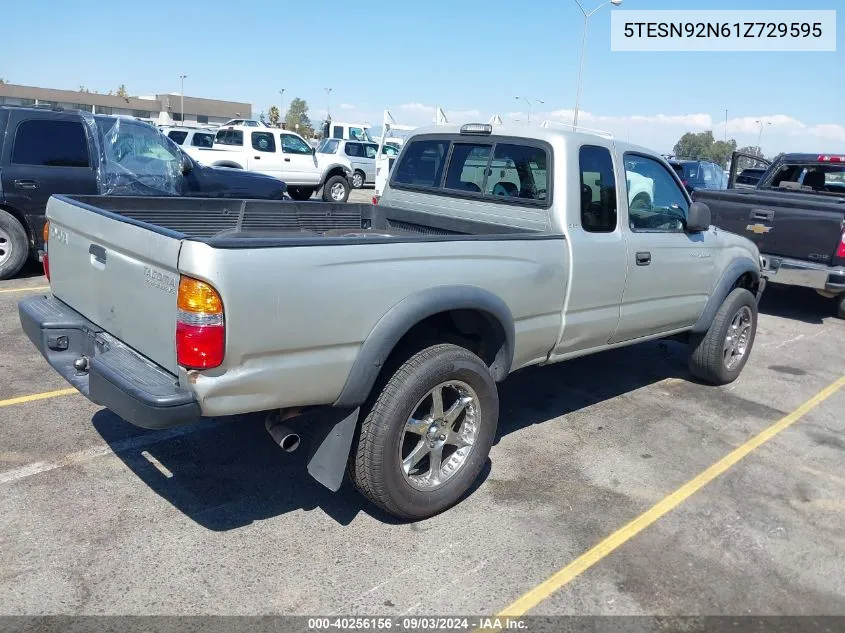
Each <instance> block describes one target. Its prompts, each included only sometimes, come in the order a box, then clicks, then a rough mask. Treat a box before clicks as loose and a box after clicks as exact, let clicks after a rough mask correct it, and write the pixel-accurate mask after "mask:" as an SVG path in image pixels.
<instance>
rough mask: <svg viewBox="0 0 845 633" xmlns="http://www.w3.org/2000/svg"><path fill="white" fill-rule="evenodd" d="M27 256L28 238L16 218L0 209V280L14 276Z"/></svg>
mask: <svg viewBox="0 0 845 633" xmlns="http://www.w3.org/2000/svg"><path fill="white" fill-rule="evenodd" d="M28 256H29V238H28V237H27V235H26V230H25V229H24V228H23V226H22V225H21V223H20V222H18V220H17V218H15V216H13V215H12V214H10V213H8V212H6V211H3V210H2V209H0V279H9V278H11V277H13V276H14V275H16V274H17V273H18V272H19V271H20V269H21V268H23V265H24V264H25V263H26V259H27V257H28Z"/></svg>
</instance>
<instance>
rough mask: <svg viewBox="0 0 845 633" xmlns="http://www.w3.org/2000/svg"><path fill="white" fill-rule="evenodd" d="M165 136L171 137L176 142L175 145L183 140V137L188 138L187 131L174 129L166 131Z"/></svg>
mask: <svg viewBox="0 0 845 633" xmlns="http://www.w3.org/2000/svg"><path fill="white" fill-rule="evenodd" d="M167 136H168V138H170V139H173V142H174V143H176V144H177V145H181V144H182V143H184V142H185V139H186V138H188V133H187V132H182V131H178V132H177V131H176V130H171V131H170V132H168V133H167Z"/></svg>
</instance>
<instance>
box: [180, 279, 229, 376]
mask: <svg viewBox="0 0 845 633" xmlns="http://www.w3.org/2000/svg"><path fill="white" fill-rule="evenodd" d="M176 306H177V316H176V362H177V363H179V364H180V365H182V366H183V367H186V368H188V369H211V368H213V367H218V366H219V365H220V364H221V363H222V362H223V354H224V352H225V350H226V325H225V321H224V319H223V301H222V300H221V299H220V295H219V294H218V293H217V291H216V290H215V289H214V288H213V287H212V286H211V285H210V284H207V283H206V282H204V281H200V280H198V279H193V278H191V277H182V278H181V279H180V280H179V294H178V295H177V298H176Z"/></svg>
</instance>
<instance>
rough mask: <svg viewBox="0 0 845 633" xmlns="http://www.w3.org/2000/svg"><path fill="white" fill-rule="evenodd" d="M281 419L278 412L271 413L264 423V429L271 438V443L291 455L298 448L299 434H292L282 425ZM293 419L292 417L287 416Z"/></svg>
mask: <svg viewBox="0 0 845 633" xmlns="http://www.w3.org/2000/svg"><path fill="white" fill-rule="evenodd" d="M282 417H283V416H281V415H280V414H279V412H274V413H271V414H270V415H268V416H267V419H266V420H265V421H264V428H265V429H267V432H268V433H269V434H270V437H272V438H273V441H274V442H275V443H276V444H278V445H279V446H280V447H281V449H282V450H283V451H285V452H286V453H293V452H294V451H295V450H296V449H297V448H299V444H300V438H299V433H294V432H293V431H291V430H290V429H289V428H288V427H286V426H285V425H284V424H282ZM287 417H293V416H287Z"/></svg>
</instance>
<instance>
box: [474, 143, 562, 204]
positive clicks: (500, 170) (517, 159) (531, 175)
mask: <svg viewBox="0 0 845 633" xmlns="http://www.w3.org/2000/svg"><path fill="white" fill-rule="evenodd" d="M547 164H548V156H547V155H546V150H544V149H542V148H539V147H532V146H529V145H512V144H509V143H497V144H496V151H495V153H494V154H493V160H492V161H491V162H490V175H489V176H488V177H487V187H486V192H487V193H488V194H493V195H496V196H507V197H516V198H521V199H523V200H546V196H547V194H548V191H547V190H548V184H547V183H548V174H547V171H546V168H547Z"/></svg>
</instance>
